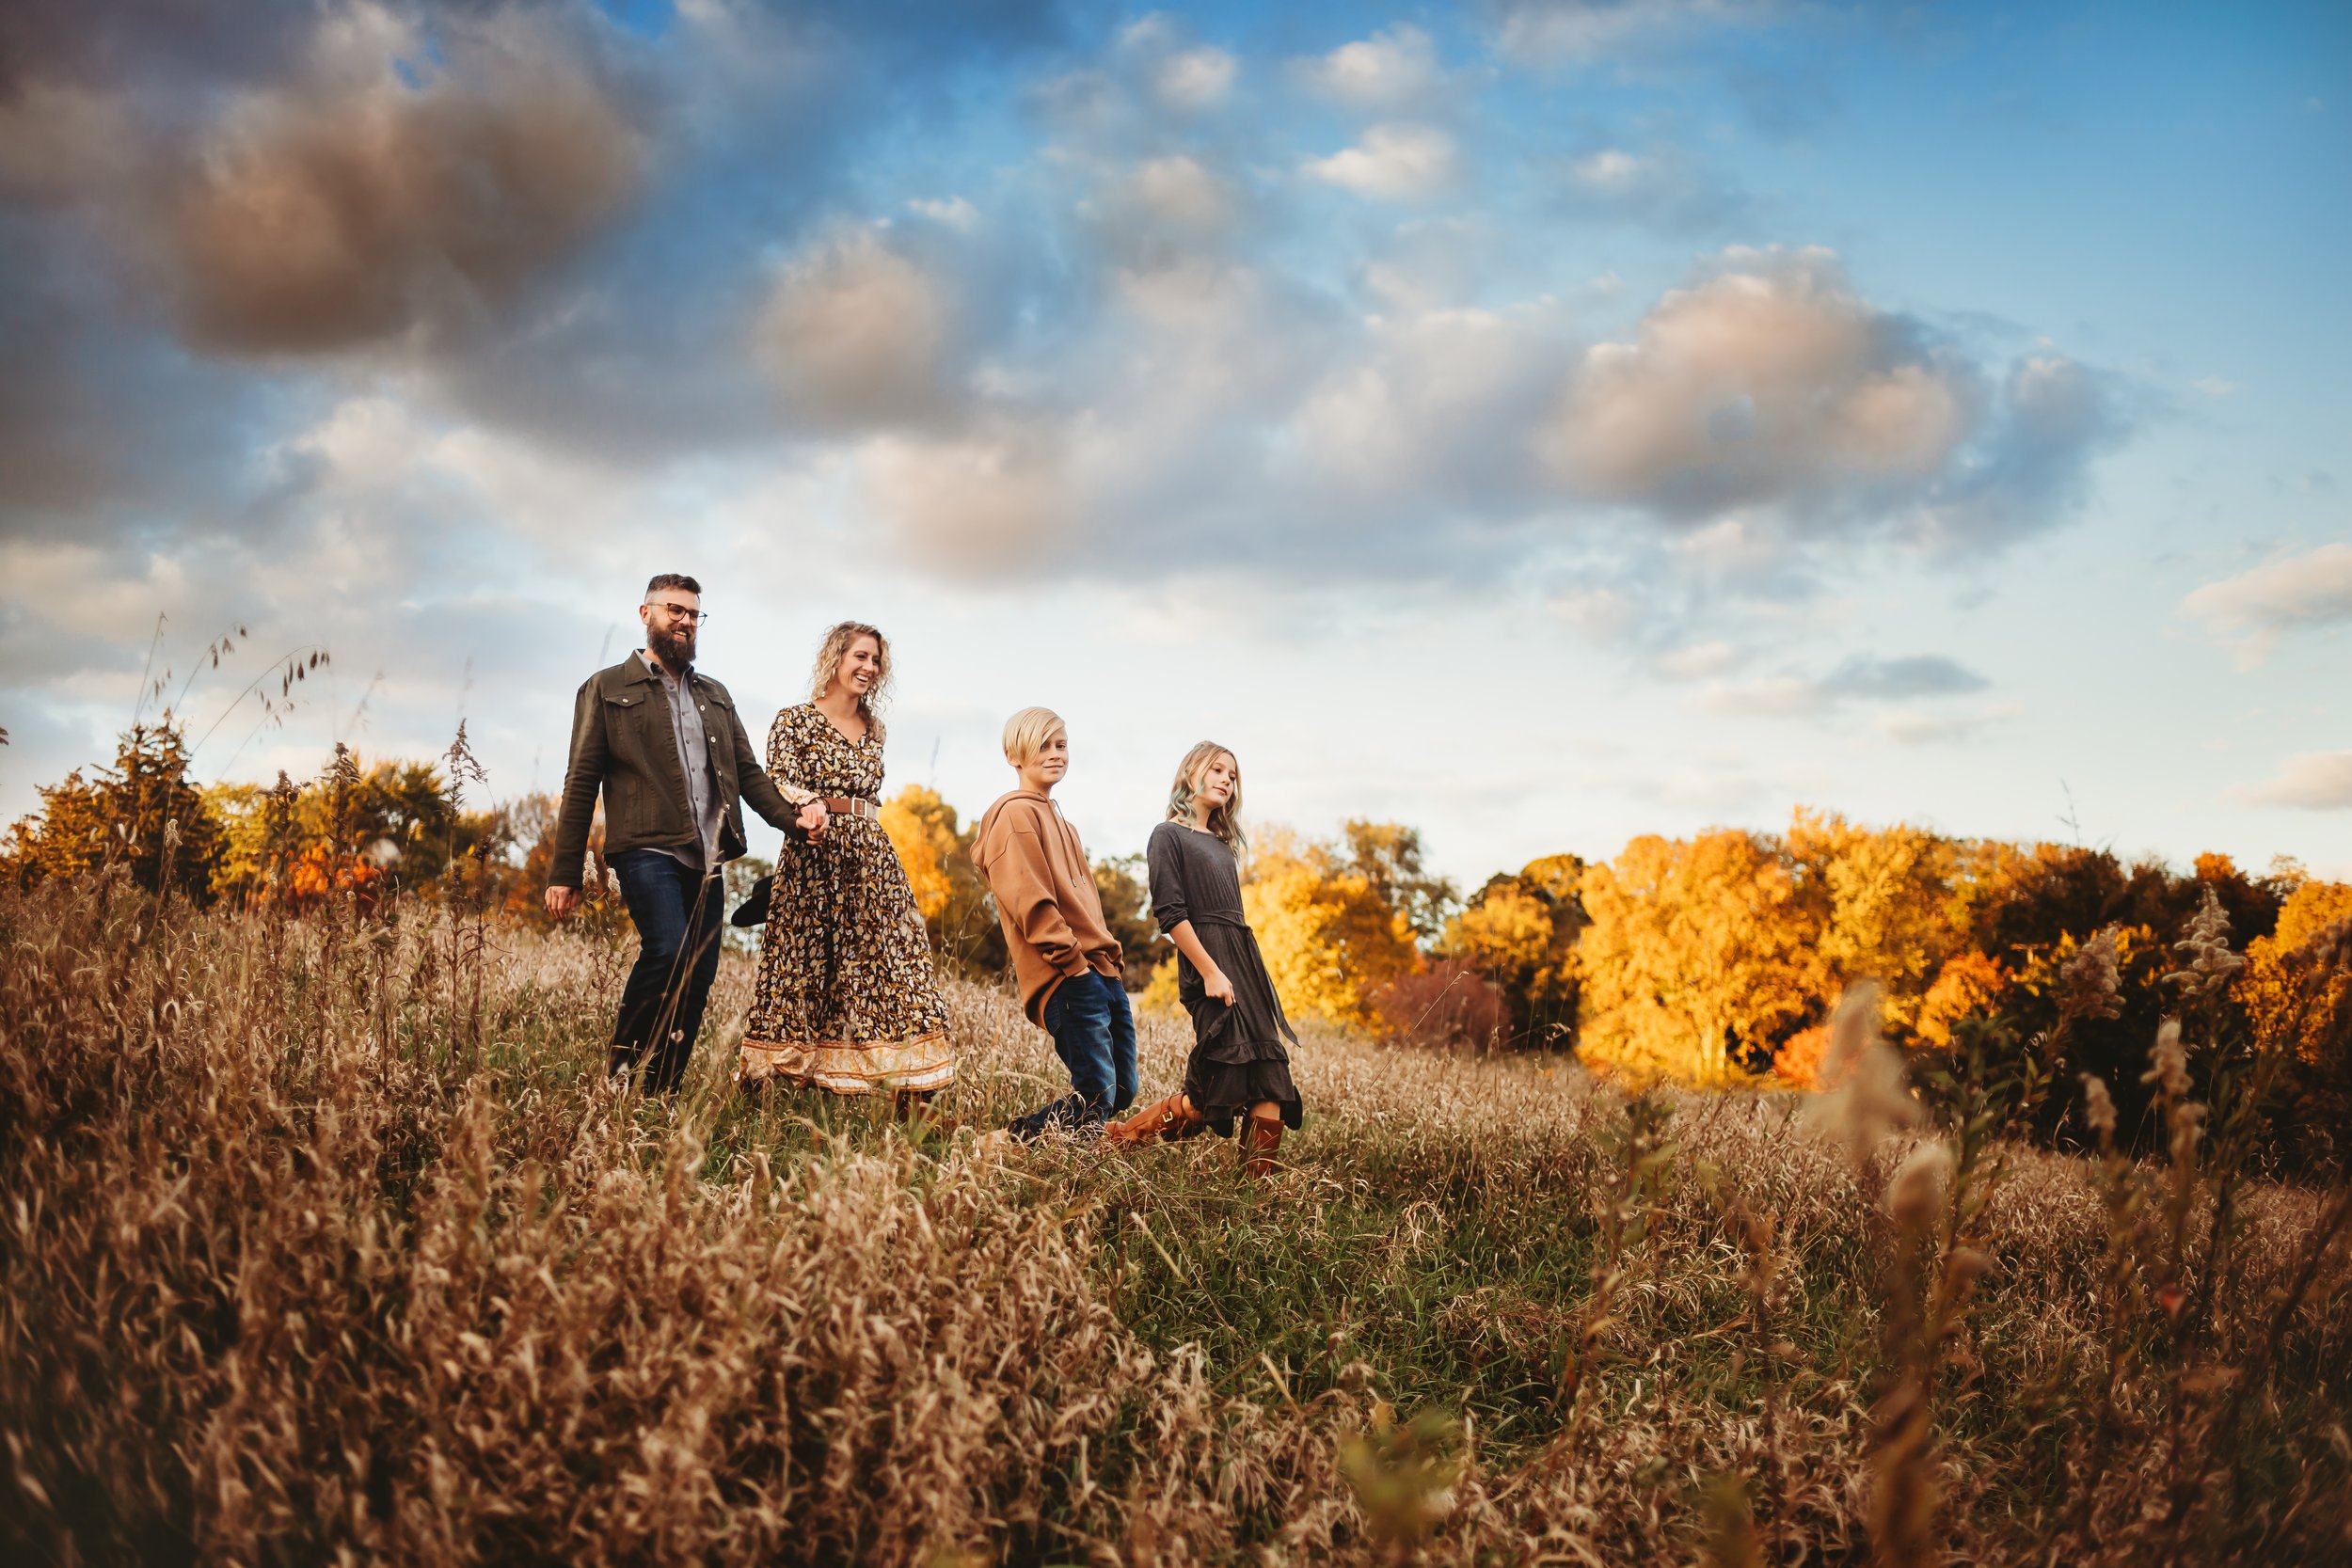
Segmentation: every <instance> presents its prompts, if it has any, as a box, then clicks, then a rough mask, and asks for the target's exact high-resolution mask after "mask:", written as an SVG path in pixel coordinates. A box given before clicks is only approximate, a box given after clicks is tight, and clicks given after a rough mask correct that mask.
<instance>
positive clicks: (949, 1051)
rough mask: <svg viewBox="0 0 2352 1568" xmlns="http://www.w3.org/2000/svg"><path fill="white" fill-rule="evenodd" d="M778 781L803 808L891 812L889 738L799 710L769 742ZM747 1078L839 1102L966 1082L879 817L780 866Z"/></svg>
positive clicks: (909, 897)
mask: <svg viewBox="0 0 2352 1568" xmlns="http://www.w3.org/2000/svg"><path fill="white" fill-rule="evenodd" d="M768 772H769V774H770V776H771V777H772V778H773V779H774V780H775V781H776V788H777V789H778V790H779V791H780V792H781V793H782V794H783V796H784V798H785V799H786V800H789V801H791V802H792V803H793V804H794V805H796V806H797V805H801V804H803V803H805V802H806V801H809V800H816V799H818V798H819V797H821V796H828V795H842V796H850V797H852V798H855V799H858V800H879V799H880V797H881V792H882V734H881V731H880V729H879V727H873V728H869V729H868V730H867V732H866V738H865V739H864V740H862V741H852V740H850V738H849V737H848V736H845V735H843V734H842V733H841V732H840V731H839V730H836V729H834V726H833V721H831V720H829V719H827V718H826V717H825V716H824V715H823V714H822V713H819V712H818V711H817V708H816V706H815V705H813V704H808V703H803V704H801V705H798V706H796V707H788V708H786V709H785V710H784V711H783V712H782V713H779V714H777V715H776V721H775V724H774V725H773V727H771V729H770V730H769V732H768ZM738 1077H739V1079H740V1080H741V1081H743V1082H745V1083H756V1082H758V1081H760V1080H763V1079H767V1078H771V1077H772V1078H779V1079H782V1080H784V1081H786V1082H787V1083H793V1084H811V1085H816V1086H817V1087H818V1088H822V1089H830V1090H831V1091H832V1092H834V1094H875V1093H881V1092H886V1091H892V1090H898V1091H929V1090H932V1089H939V1088H945V1087H946V1085H949V1084H952V1083H954V1082H955V1077H956V1058H955V1053H954V1050H953V1048H952V1047H951V1046H950V1044H949V1042H948V1038H947V1007H946V1004H945V1003H944V1002H942V1001H941V1000H940V996H939V986H938V983H937V982H936V981H935V980H934V979H933V978H932V975H931V949H930V935H929V933H928V932H927V931H926V929H925V928H924V925H923V916H922V914H921V913H920V912H919V911H917V910H916V909H915V907H914V890H913V889H912V888H910V887H909V886H908V885H907V875H906V871H905V868H904V867H902V866H900V865H899V863H898V851H897V850H895V849H893V848H892V847H891V846H890V836H889V835H888V834H887V833H885V832H882V824H881V823H879V822H877V821H875V820H874V819H873V818H871V817H866V816H849V815H846V814H836V815H835V816H833V818H832V819H831V820H830V821H828V822H827V823H826V824H825V831H824V833H823V835H822V836H821V837H819V838H818V840H817V841H816V842H814V843H808V842H803V841H802V840H800V839H798V838H797V837H795V836H791V835H787V838H786V840H785V845H784V848H783V849H782V851H781V852H779V853H778V855H777V856H776V879H775V885H774V891H773V893H772V894H771V895H770V899H769V904H768V925H767V927H766V929H765V931H764V932H763V934H762V936H761V938H760V943H759V984H758V990H757V991H756V992H755V996H754V1000H753V1002H752V1012H751V1017H750V1018H749V1019H748V1020H747V1021H746V1022H745V1024H744V1029H743V1056H742V1065H741V1067H740V1068H739V1071H738Z"/></svg>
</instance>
